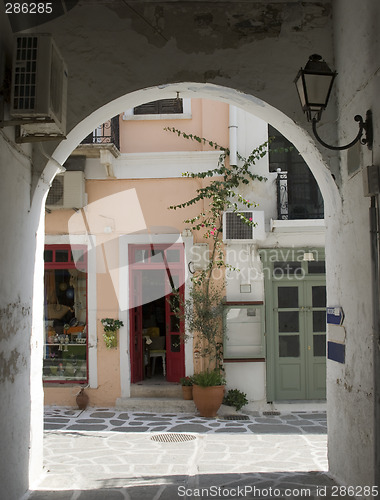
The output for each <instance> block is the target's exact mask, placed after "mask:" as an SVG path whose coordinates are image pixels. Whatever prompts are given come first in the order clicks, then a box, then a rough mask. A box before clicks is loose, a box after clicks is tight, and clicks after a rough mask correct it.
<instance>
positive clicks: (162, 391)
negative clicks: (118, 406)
mask: <svg viewBox="0 0 380 500" xmlns="http://www.w3.org/2000/svg"><path fill="white" fill-rule="evenodd" d="M131 398H175V399H181V398H182V387H181V386H180V385H179V384H155V385H145V384H132V385H131Z"/></svg>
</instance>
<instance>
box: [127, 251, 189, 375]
mask: <svg viewBox="0 0 380 500" xmlns="http://www.w3.org/2000/svg"><path fill="white" fill-rule="evenodd" d="M129 262H130V301H131V308H130V356H131V382H132V383H137V382H140V381H142V380H145V379H158V380H159V379H162V380H166V381H167V382H179V379H180V378H181V377H183V376H184V374H185V352H184V343H183V333H184V325H183V321H181V320H179V319H178V318H177V316H176V315H175V313H174V311H175V309H176V308H177V307H178V305H179V303H180V302H181V301H179V300H178V295H177V293H179V296H180V297H183V292H184V287H183V276H184V271H183V246H182V245H170V246H165V245H131V248H130V251H129Z"/></svg>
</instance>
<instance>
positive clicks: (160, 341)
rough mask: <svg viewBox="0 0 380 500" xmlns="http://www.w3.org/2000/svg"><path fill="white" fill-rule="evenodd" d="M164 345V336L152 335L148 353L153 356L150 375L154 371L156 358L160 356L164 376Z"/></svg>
mask: <svg viewBox="0 0 380 500" xmlns="http://www.w3.org/2000/svg"><path fill="white" fill-rule="evenodd" d="M164 347H165V337H153V338H152V343H151V344H150V346H149V355H150V357H151V358H153V366H152V376H153V375H154V371H155V369H156V359H157V358H162V369H163V373H164V377H165V376H166V349H164Z"/></svg>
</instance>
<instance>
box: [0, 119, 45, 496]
mask: <svg viewBox="0 0 380 500" xmlns="http://www.w3.org/2000/svg"><path fill="white" fill-rule="evenodd" d="M13 141H14V135H13V130H12V129H10V128H5V129H3V130H0V168H1V182H0V204H1V210H0V227H1V231H2V238H1V241H0V255H1V266H0V281H1V287H0V393H1V405H0V421H1V433H0V448H1V450H3V452H2V453H1V454H0V484H1V495H2V496H3V497H4V498H7V499H9V500H18V499H19V498H20V497H21V495H22V494H23V493H24V492H25V490H26V489H27V488H28V483H29V477H28V476H29V465H30V467H31V468H30V472H31V473H32V475H33V473H34V474H35V473H38V474H39V473H40V472H41V467H42V404H43V395H42V380H41V370H42V335H39V334H38V332H33V336H32V337H31V332H32V316H33V314H34V313H35V312H36V311H34V310H32V296H33V271H32V270H33V267H34V259H35V255H36V240H35V232H34V231H35V228H36V227H37V224H38V220H39V213H31V212H30V180H31V169H30V164H31V159H30V154H31V148H30V146H24V147H19V146H16V145H15V144H14V142H13ZM31 350H32V352H33V356H32V357H31ZM31 426H33V431H32V433H31ZM30 440H32V443H33V445H35V446H33V447H32V453H30V448H29V443H30Z"/></svg>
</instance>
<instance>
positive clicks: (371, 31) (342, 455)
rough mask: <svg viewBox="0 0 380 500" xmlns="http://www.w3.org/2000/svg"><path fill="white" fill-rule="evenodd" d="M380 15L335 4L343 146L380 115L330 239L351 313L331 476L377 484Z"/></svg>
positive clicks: (335, 392) (332, 284) (337, 284)
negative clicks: (363, 119)
mask: <svg viewBox="0 0 380 500" xmlns="http://www.w3.org/2000/svg"><path fill="white" fill-rule="evenodd" d="M379 18H380V4H379V2H378V1H376V0H373V1H372V0H368V1H367V2H358V1H355V0H348V1H347V0H337V1H336V2H334V20H335V53H336V69H337V71H338V77H337V82H336V83H337V94H338V101H339V110H340V120H339V129H340V137H339V139H340V143H341V144H342V143H343V144H344V143H345V142H348V141H349V140H350V138H351V137H353V136H354V135H355V133H356V126H355V125H354V122H353V116H354V114H357V113H359V114H362V115H363V116H364V115H365V112H366V110H367V109H370V108H371V109H372V111H373V113H374V116H375V120H374V138H375V142H374V147H373V151H372V152H370V151H369V150H368V149H367V148H366V147H361V148H359V150H360V157H359V159H360V165H359V167H360V168H359V169H358V171H357V172H356V174H354V175H349V174H348V170H347V160H348V156H347V152H344V153H342V155H341V175H342V181H343V184H342V191H341V192H342V197H343V200H344V201H343V213H342V215H339V213H338V214H337V213H331V211H329V218H328V225H327V238H326V240H327V242H326V258H327V275H328V304H329V305H333V304H334V305H341V306H342V307H343V309H344V312H345V315H346V316H345V320H344V326H345V331H346V363H345V364H339V363H336V362H333V361H328V364H327V373H328V389H327V390H328V393H327V396H328V429H329V440H328V443H329V463H330V470H331V473H332V474H333V475H335V476H336V477H337V478H338V479H339V480H341V481H343V482H346V483H348V484H353V485H365V484H367V485H371V484H374V481H375V479H374V474H375V470H374V440H375V438H376V434H375V433H374V427H375V422H374V405H375V402H374V392H373V391H374V385H373V362H372V356H373V345H372V344H373V330H372V328H373V325H372V294H371V260H370V233H369V214H368V208H369V198H364V197H363V185H362V178H361V177H362V172H361V168H362V167H363V166H365V165H368V164H371V163H375V164H378V163H379V159H380V158H379V143H378V137H379V132H380V130H379V123H378V120H377V117H378V116H379V111H380V109H379V104H378V99H377V95H378V93H379V90H380V82H379V77H378V54H379V49H380V46H379V37H378V32H379V24H378V23H379ZM353 69H354V70H353ZM358 89H359V90H358Z"/></svg>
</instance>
